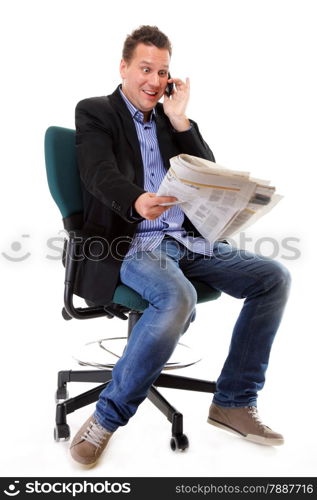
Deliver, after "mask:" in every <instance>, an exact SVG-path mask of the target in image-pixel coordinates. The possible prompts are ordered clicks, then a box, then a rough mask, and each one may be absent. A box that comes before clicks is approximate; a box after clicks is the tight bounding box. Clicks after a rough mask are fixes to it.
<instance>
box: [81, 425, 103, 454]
mask: <svg viewBox="0 0 317 500" xmlns="http://www.w3.org/2000/svg"><path fill="white" fill-rule="evenodd" d="M109 434H110V432H108V431H106V430H105V429H104V428H103V427H102V426H101V425H100V424H98V423H97V422H90V423H89V427H88V428H87V430H86V432H85V433H84V435H83V436H81V437H82V439H84V440H85V441H88V443H91V444H93V445H94V446H96V448H100V447H101V445H102V442H103V441H104V440H105V439H106V437H107V435H109Z"/></svg>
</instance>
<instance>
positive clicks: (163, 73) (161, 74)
mask: <svg viewBox="0 0 317 500" xmlns="http://www.w3.org/2000/svg"><path fill="white" fill-rule="evenodd" d="M166 74H167V72H166V71H160V72H159V75H160V76H166Z"/></svg>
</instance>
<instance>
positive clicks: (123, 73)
mask: <svg viewBox="0 0 317 500" xmlns="http://www.w3.org/2000/svg"><path fill="white" fill-rule="evenodd" d="M127 66H128V64H127V62H126V61H125V60H124V59H121V61H120V75H121V78H122V80H124V79H125V77H126V69H127Z"/></svg>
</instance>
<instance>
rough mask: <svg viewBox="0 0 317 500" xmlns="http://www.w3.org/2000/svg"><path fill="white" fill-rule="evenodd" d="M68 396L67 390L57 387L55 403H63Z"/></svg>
mask: <svg viewBox="0 0 317 500" xmlns="http://www.w3.org/2000/svg"><path fill="white" fill-rule="evenodd" d="M68 398H69V392H68V391H67V390H65V389H58V390H57V391H56V393H55V403H56V404H59V403H63V402H64V401H65V400H66V399H68Z"/></svg>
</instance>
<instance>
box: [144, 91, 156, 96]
mask: <svg viewBox="0 0 317 500" xmlns="http://www.w3.org/2000/svg"><path fill="white" fill-rule="evenodd" d="M143 92H144V93H145V94H147V95H149V96H152V97H154V96H156V95H157V94H158V92H154V91H152V90H143Z"/></svg>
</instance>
